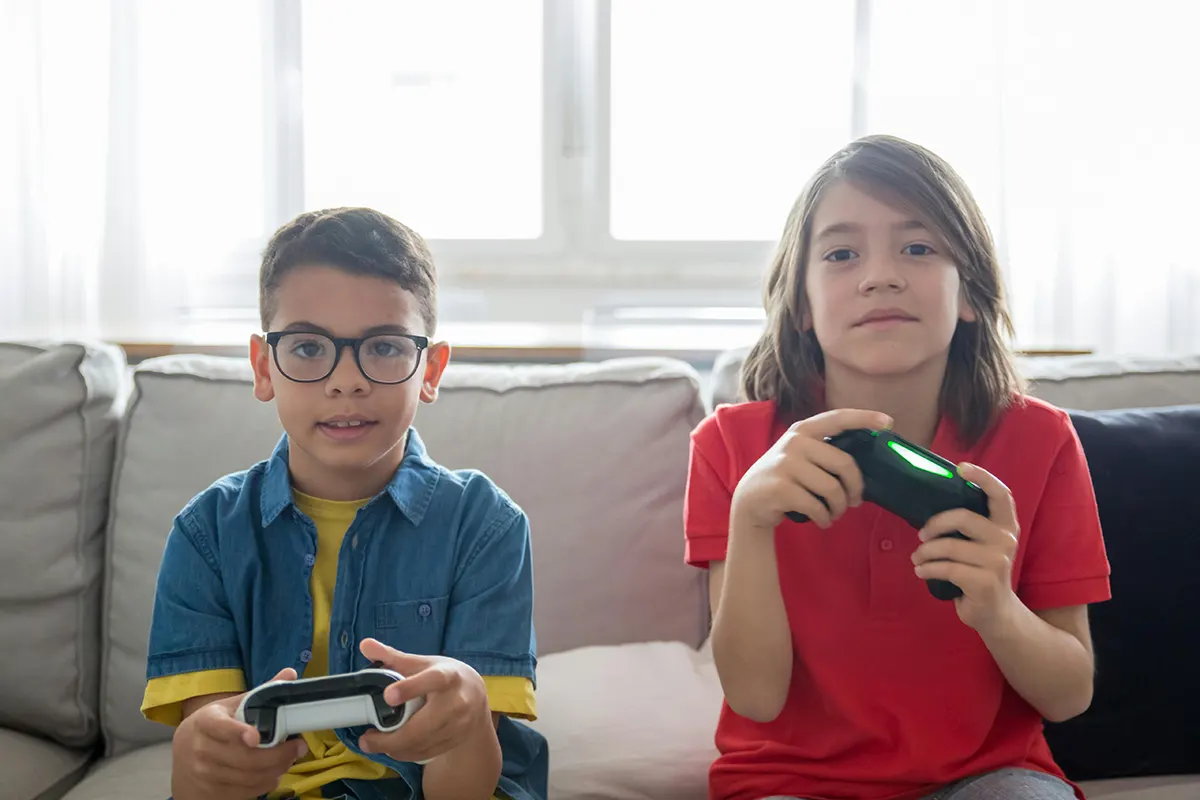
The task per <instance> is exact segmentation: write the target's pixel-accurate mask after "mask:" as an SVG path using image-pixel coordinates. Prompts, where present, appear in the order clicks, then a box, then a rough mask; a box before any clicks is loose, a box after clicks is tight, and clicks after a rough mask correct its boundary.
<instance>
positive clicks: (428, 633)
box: [375, 595, 450, 655]
mask: <svg viewBox="0 0 1200 800" xmlns="http://www.w3.org/2000/svg"><path fill="white" fill-rule="evenodd" d="M449 608H450V596H449V595H446V596H444V597H429V598H420V599H416V600H394V601H391V602H387V603H376V604H375V638H376V639H378V640H379V641H381V642H383V643H384V644H386V645H388V646H389V647H394V648H396V649H397V650H402V651H404V652H406V653H417V654H419V655H438V654H440V653H441V651H442V638H443V634H444V633H445V630H446V612H447V611H448V609H449Z"/></svg>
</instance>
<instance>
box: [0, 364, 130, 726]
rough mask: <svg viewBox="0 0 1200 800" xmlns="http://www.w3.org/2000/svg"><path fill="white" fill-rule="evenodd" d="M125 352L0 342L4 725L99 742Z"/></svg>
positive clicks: (0, 690) (0, 680)
mask: <svg viewBox="0 0 1200 800" xmlns="http://www.w3.org/2000/svg"><path fill="white" fill-rule="evenodd" d="M127 385H128V382H127V378H126V368H125V362H124V358H123V357H122V354H121V351H120V350H117V349H115V348H110V347H102V346H87V345H82V344H58V345H47V346H44V347H43V346H38V345H15V344H0V409H3V410H2V411H0V442H2V443H3V447H0V642H3V643H4V646H5V647H6V648H8V652H7V653H6V654H5V656H4V657H3V658H0V726H6V727H11V728H17V729H22V730H26V731H29V732H33V733H40V734H44V735H46V736H50V737H53V738H55V739H57V740H58V741H61V742H62V743H64V744H67V745H71V746H86V745H89V744H91V743H92V742H93V741H94V739H95V737H96V733H97V730H98V721H97V710H96V704H97V687H98V686H99V675H100V668H99V667H100V657H99V651H100V613H99V606H100V588H101V569H102V565H103V551H104V535H103V534H104V522H105V517H106V514H107V508H108V489H109V478H110V474H111V469H112V460H113V448H114V444H115V442H116V437H117V428H118V426H119V424H120V418H121V413H122V411H123V409H124V402H125V397H126V395H127V394H128V392H127V390H126V387H127Z"/></svg>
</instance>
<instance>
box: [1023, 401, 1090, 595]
mask: <svg viewBox="0 0 1200 800" xmlns="http://www.w3.org/2000/svg"><path fill="white" fill-rule="evenodd" d="M1061 424H1062V426H1063V427H1064V429H1065V430H1064V436H1063V437H1062V438H1063V442H1062V444H1061V445H1060V447H1059V449H1058V452H1057V453H1056V455H1055V458H1054V463H1053V465H1052V466H1051V468H1050V470H1049V472H1048V474H1047V478H1046V486H1045V489H1044V491H1043V492H1042V497H1041V500H1040V501H1039V502H1038V504H1037V510H1036V511H1035V512H1034V515H1033V519H1032V521H1031V522H1029V523H1028V527H1027V529H1025V530H1023V531H1022V534H1021V536H1022V538H1023V540H1024V541H1023V546H1024V548H1025V554H1024V563H1023V566H1022V569H1021V577H1020V579H1019V582H1018V585H1017V595H1018V596H1019V597H1020V598H1021V601H1022V602H1024V603H1025V605H1026V606H1028V607H1029V608H1030V609H1032V610H1034V611H1037V610H1040V609H1046V608H1060V607H1065V606H1078V605H1087V604H1090V603H1099V602H1103V601H1105V600H1108V599H1110V598H1111V596H1112V593H1111V589H1110V585H1109V574H1110V570H1109V563H1108V556H1107V553H1106V551H1105V548H1104V537H1103V534H1102V532H1101V529H1100V516H1099V513H1098V511H1097V508H1096V494H1095V490H1094V489H1093V487H1092V478H1091V473H1090V472H1089V471H1088V465H1087V458H1086V456H1085V455H1084V452H1083V445H1082V444H1081V443H1080V441H1079V436H1078V434H1076V433H1075V428H1074V426H1072V425H1071V420H1070V418H1069V417H1067V416H1066V414H1063V415H1062V418H1061ZM1022 523H1023V524H1022V527H1023V528H1025V527H1026V525H1025V523H1024V521H1022Z"/></svg>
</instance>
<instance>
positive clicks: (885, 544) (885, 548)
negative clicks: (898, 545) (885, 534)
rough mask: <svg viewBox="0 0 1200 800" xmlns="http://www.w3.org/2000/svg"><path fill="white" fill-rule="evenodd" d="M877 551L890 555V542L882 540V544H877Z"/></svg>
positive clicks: (889, 540)
mask: <svg viewBox="0 0 1200 800" xmlns="http://www.w3.org/2000/svg"><path fill="white" fill-rule="evenodd" d="M879 549H880V550H882V551H883V552H885V553H890V552H891V550H892V540H891V539H884V540H883V541H882V542H880V543H879Z"/></svg>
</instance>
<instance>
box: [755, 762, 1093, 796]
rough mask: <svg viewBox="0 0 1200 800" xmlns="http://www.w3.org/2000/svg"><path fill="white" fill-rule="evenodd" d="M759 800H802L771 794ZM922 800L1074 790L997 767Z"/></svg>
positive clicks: (1029, 772)
mask: <svg viewBox="0 0 1200 800" xmlns="http://www.w3.org/2000/svg"><path fill="white" fill-rule="evenodd" d="M763 800H803V798H799V797H784V796H782V795H775V796H773V797H764V798H763ZM925 800H1075V791H1074V790H1073V789H1072V788H1071V787H1070V786H1069V785H1067V784H1066V783H1063V782H1062V781H1060V780H1059V779H1058V778H1056V777H1054V776H1053V775H1047V774H1046V773H1044V772H1035V771H1033V770H1028V769H1000V770H996V771H995V772H988V773H985V774H983V775H976V776H974V777H972V778H967V779H966V780H961V781H959V782H958V783H955V784H951V785H950V786H947V787H945V788H944V789H939V790H938V791H936V792H934V793H933V794H931V795H929V796H928V797H927V798H925Z"/></svg>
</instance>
